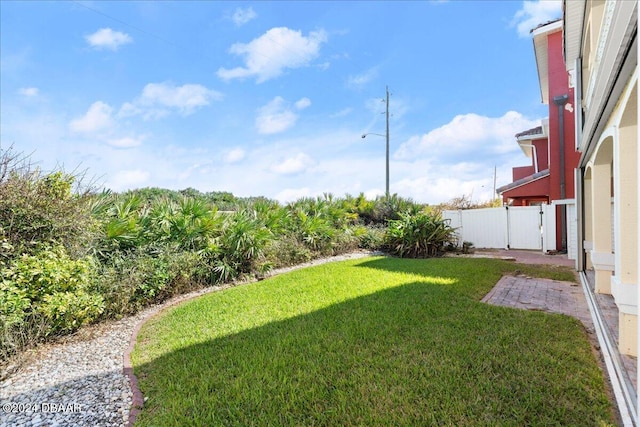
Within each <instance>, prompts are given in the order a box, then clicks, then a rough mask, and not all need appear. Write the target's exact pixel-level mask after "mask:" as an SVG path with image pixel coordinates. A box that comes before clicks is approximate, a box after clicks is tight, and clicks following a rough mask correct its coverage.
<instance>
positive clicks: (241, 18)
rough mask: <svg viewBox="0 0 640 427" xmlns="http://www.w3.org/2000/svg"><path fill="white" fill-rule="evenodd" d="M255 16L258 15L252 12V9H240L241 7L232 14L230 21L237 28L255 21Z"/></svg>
mask: <svg viewBox="0 0 640 427" xmlns="http://www.w3.org/2000/svg"><path fill="white" fill-rule="evenodd" d="M257 16H258V14H257V13H256V12H254V10H253V8H252V7H248V8H246V9H242V8H241V7H239V8H237V9H236V11H235V12H234V13H233V16H232V17H231V19H233V22H235V24H236V25H237V26H238V27H239V26H241V25H244V24H246V23H247V22H249V21H251V20H252V19H255V18H256V17H257Z"/></svg>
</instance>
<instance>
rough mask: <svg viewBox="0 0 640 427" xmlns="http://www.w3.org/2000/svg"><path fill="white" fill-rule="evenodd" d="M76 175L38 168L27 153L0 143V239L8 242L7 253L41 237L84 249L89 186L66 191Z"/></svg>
mask: <svg viewBox="0 0 640 427" xmlns="http://www.w3.org/2000/svg"><path fill="white" fill-rule="evenodd" d="M78 181H79V180H78V177H77V176H74V175H71V174H67V173H65V172H62V171H57V172H52V173H50V174H43V173H42V172H41V171H40V169H37V168H36V169H32V167H31V164H30V163H29V158H28V156H23V155H20V154H16V153H14V152H13V151H12V149H11V148H9V149H8V150H2V148H0V224H2V230H0V241H3V242H4V244H3V246H6V245H7V244H8V245H11V247H13V249H14V250H13V252H12V253H11V255H12V256H18V255H20V254H22V253H25V252H26V253H34V252H35V251H37V250H38V245H39V244H41V243H50V244H53V243H55V244H62V245H63V246H64V247H65V248H66V250H67V251H68V252H69V253H70V254H71V255H72V256H74V257H80V256H83V255H85V254H86V251H87V250H88V248H89V246H90V244H91V242H92V241H93V233H94V231H95V227H94V220H93V218H92V217H91V213H90V211H89V204H88V200H89V198H88V193H89V190H88V189H86V190H85V191H84V192H83V193H73V192H72V187H73V186H74V185H76V184H77V182H78ZM3 253H4V255H5V256H7V255H8V254H7V252H6V247H4V248H3Z"/></svg>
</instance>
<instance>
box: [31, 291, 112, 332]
mask: <svg viewBox="0 0 640 427" xmlns="http://www.w3.org/2000/svg"><path fill="white" fill-rule="evenodd" d="M37 310H38V312H40V313H42V314H43V315H44V316H45V318H46V319H48V320H49V324H50V325H51V326H50V333H53V334H58V333H69V332H73V331H75V330H77V329H79V328H80V327H81V326H84V325H86V324H88V323H91V322H93V321H94V320H95V319H97V318H98V316H100V314H101V313H102V311H103V310H104V301H103V299H102V296H100V295H96V294H89V293H87V292H85V291H82V290H81V291H76V292H54V293H53V294H50V295H45V296H44V298H43V299H42V302H41V303H40V304H39V305H38V308H37Z"/></svg>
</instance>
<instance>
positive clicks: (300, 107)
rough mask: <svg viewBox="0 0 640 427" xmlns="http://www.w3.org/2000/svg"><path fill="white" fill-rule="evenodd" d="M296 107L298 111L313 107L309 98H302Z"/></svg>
mask: <svg viewBox="0 0 640 427" xmlns="http://www.w3.org/2000/svg"><path fill="white" fill-rule="evenodd" d="M295 105H296V108H297V109H298V110H304V109H305V108H307V107H309V106H310V105H311V100H310V99H309V98H300V99H299V100H298V101H296V104H295Z"/></svg>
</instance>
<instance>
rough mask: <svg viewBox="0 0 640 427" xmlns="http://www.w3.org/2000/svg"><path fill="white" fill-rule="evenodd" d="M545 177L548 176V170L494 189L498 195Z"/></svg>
mask: <svg viewBox="0 0 640 427" xmlns="http://www.w3.org/2000/svg"><path fill="white" fill-rule="evenodd" d="M547 176H549V169H545V170H543V171H540V172H536V173H534V174H533V175H529V176H527V177H524V178H521V179H518V180H516V181H513V182H512V183H511V184H507V185H503V186H502V187H499V188H496V192H498V194H502V193H504V192H505V191H509V190H513V189H514V188H516V187H521V186H523V185H526V184H529V183H530V182H533V181H537V180H539V179H542V178H545V177H547Z"/></svg>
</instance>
